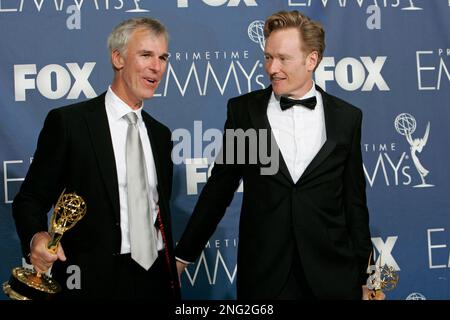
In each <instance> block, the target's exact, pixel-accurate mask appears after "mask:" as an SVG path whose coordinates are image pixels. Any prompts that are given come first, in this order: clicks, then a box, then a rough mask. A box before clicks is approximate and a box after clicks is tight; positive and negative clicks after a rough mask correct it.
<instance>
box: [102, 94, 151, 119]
mask: <svg viewBox="0 0 450 320" xmlns="http://www.w3.org/2000/svg"><path fill="white" fill-rule="evenodd" d="M105 102H106V108H108V110H109V112H110V115H111V117H112V119H113V120H119V119H121V118H123V116H125V115H126V114H128V113H130V112H134V113H136V115H137V117H138V121H141V120H142V108H143V107H144V102H142V105H141V107H140V108H139V109H137V110H133V109H131V108H130V106H128V105H127V104H126V103H125V102H124V101H123V100H122V99H120V98H119V96H117V95H116V94H115V93H114V91H113V90H112V89H111V86H109V87H108V91H107V92H106V96H105Z"/></svg>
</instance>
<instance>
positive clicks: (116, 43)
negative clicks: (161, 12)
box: [108, 17, 169, 54]
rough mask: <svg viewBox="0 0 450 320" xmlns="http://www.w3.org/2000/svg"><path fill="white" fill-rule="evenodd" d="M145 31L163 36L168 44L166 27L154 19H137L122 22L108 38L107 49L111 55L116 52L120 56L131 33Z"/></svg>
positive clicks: (123, 52)
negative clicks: (139, 30) (138, 30)
mask: <svg viewBox="0 0 450 320" xmlns="http://www.w3.org/2000/svg"><path fill="white" fill-rule="evenodd" d="M141 28H142V29H147V30H148V31H150V32H151V33H152V34H154V35H156V36H163V37H164V38H165V39H166V41H167V42H169V33H168V32H167V29H166V27H165V26H164V25H163V24H162V23H161V22H159V21H158V20H156V19H153V18H146V17H139V18H132V19H128V20H125V21H122V22H121V23H120V24H118V25H117V26H116V27H115V28H114V29H113V31H112V32H111V34H110V35H109V37H108V49H109V53H110V54H112V53H113V52H114V51H115V50H118V51H119V52H120V53H121V54H125V51H126V47H127V44H128V40H129V38H130V35H131V33H133V31H134V30H136V29H141Z"/></svg>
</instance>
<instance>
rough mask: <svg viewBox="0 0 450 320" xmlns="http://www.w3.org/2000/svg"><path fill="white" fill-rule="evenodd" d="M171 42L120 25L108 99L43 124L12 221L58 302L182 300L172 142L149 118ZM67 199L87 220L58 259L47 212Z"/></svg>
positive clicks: (154, 32) (151, 22)
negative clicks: (78, 202)
mask: <svg viewBox="0 0 450 320" xmlns="http://www.w3.org/2000/svg"><path fill="white" fill-rule="evenodd" d="M168 38H169V37H168V33H167V31H166V28H165V27H164V25H162V24H161V23H160V22H159V21H158V20H155V19H152V18H134V19H129V20H126V21H123V22H122V23H120V24H119V25H118V26H116V27H115V28H114V30H113V31H112V33H111V34H110V36H109V38H108V47H109V51H110V57H111V63H112V67H113V69H114V79H113V81H112V84H111V86H110V87H109V88H108V90H107V91H106V92H105V93H103V94H101V95H100V96H98V97H96V98H94V99H91V100H88V101H85V102H81V103H77V104H74V105H70V106H66V107H62V108H57V109H54V110H52V111H50V112H49V114H48V116H47V118H46V120H45V123H44V127H43V129H42V131H41V133H40V135H39V140H38V144H37V149H36V152H35V154H34V159H33V162H32V164H31V166H30V169H29V171H28V173H27V176H26V178H25V180H24V182H23V184H22V186H21V188H20V191H19V193H18V194H17V196H16V197H15V199H14V203H13V215H14V218H15V222H16V227H17V231H18V234H19V237H20V240H21V244H22V251H23V254H24V256H25V257H27V258H29V260H30V261H31V263H32V264H33V266H34V268H35V269H36V271H39V272H45V271H47V270H48V269H49V268H50V267H52V275H53V278H54V279H55V280H56V281H58V282H59V284H60V285H61V286H62V292H61V293H60V294H59V297H60V298H66V299H67V298H89V299H92V298H102V299H105V298H106V299H108V298H112V299H124V298H125V299H134V298H136V299H179V295H180V293H179V283H178V277H177V274H176V269H175V260H174V255H173V246H172V243H173V242H172V231H171V218H170V211H169V199H170V195H171V190H172V171H173V165H172V161H171V157H170V154H171V150H172V142H171V132H170V130H169V129H168V128H167V127H166V126H164V125H163V124H161V123H159V122H158V121H157V120H155V119H154V118H153V117H151V116H150V115H149V114H148V113H146V112H145V111H144V110H143V107H144V100H146V99H149V98H152V97H153V95H154V93H155V90H156V89H157V87H158V85H159V83H160V82H161V80H162V78H163V75H164V72H165V70H166V67H167V60H168V56H169V54H168V41H169V39H168ZM62 190H66V191H75V192H76V193H77V194H78V195H80V196H81V197H82V198H83V199H84V200H85V202H86V204H87V213H86V215H85V217H84V218H83V219H82V220H81V221H80V222H79V223H78V224H77V225H76V226H75V227H74V228H73V229H71V230H70V231H68V232H66V233H65V234H64V236H63V237H62V240H61V242H60V244H59V246H58V248H57V252H56V253H52V252H50V251H49V250H48V249H47V244H48V242H49V241H50V235H49V234H48V233H47V231H46V230H47V212H48V211H49V210H50V208H51V206H52V205H53V204H54V203H55V202H56V200H57V199H58V196H59V195H60V193H61V192H62ZM74 267H75V268H74ZM74 283H75V285H74Z"/></svg>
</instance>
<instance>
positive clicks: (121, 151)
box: [105, 87, 164, 254]
mask: <svg viewBox="0 0 450 320" xmlns="http://www.w3.org/2000/svg"><path fill="white" fill-rule="evenodd" d="M105 106H106V114H107V116H108V123H109V130H110V133H111V140H112V144H113V149H114V158H115V160H116V170H117V180H118V182H119V200H120V229H121V235H122V242H121V247H120V253H121V254H125V253H130V252H131V247H130V232H129V225H128V196H127V194H128V193H127V166H126V151H125V148H126V141H127V131H128V122H127V121H126V120H125V119H124V118H123V116H124V115H126V114H127V113H129V112H131V111H133V112H135V113H136V115H137V117H138V126H139V136H140V138H141V142H142V148H143V150H144V157H145V163H146V168H147V181H148V183H149V199H150V201H151V204H150V207H151V211H152V218H153V223H154V222H155V221H156V218H157V214H158V205H157V203H158V191H157V189H156V187H157V184H158V182H157V176H156V167H155V160H154V158H153V152H152V148H151V145H150V140H149V138H148V134H147V127H146V126H145V123H144V121H143V120H142V114H141V111H142V108H143V105H142V106H141V108H139V109H138V110H133V109H131V108H130V107H129V106H128V105H127V104H126V103H125V102H123V101H122V100H121V99H120V98H119V97H118V96H117V95H116V94H115V93H114V92H113V91H112V89H111V87H109V88H108V91H107V92H106V96H105ZM157 239H158V241H157V249H158V250H161V249H163V248H164V246H163V241H162V237H161V232H160V231H159V230H157Z"/></svg>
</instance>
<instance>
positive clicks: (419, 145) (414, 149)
mask: <svg viewBox="0 0 450 320" xmlns="http://www.w3.org/2000/svg"><path fill="white" fill-rule="evenodd" d="M394 125H395V130H397V132H398V133H399V134H401V135H402V136H405V138H406V141H408V144H409V146H410V150H411V158H412V160H413V163H414V166H415V167H416V170H417V172H418V173H419V176H420V179H421V181H422V183H421V184H418V185H415V186H414V188H427V187H434V185H433V184H429V183H427V182H426V181H425V177H426V176H427V175H428V174H429V173H430V171H429V170H427V169H425V167H424V166H423V165H422V164H421V163H420V160H419V157H418V156H417V153H421V152H422V149H423V148H424V147H425V146H426V144H427V141H428V136H429V134H430V122H428V124H427V128H426V129H425V134H424V135H423V137H422V138H415V139H414V138H413V137H412V134H413V133H414V131H416V128H417V122H416V119H415V118H414V117H413V116H412V115H410V114H409V113H401V114H399V115H398V116H397V117H396V118H395V121H394Z"/></svg>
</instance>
